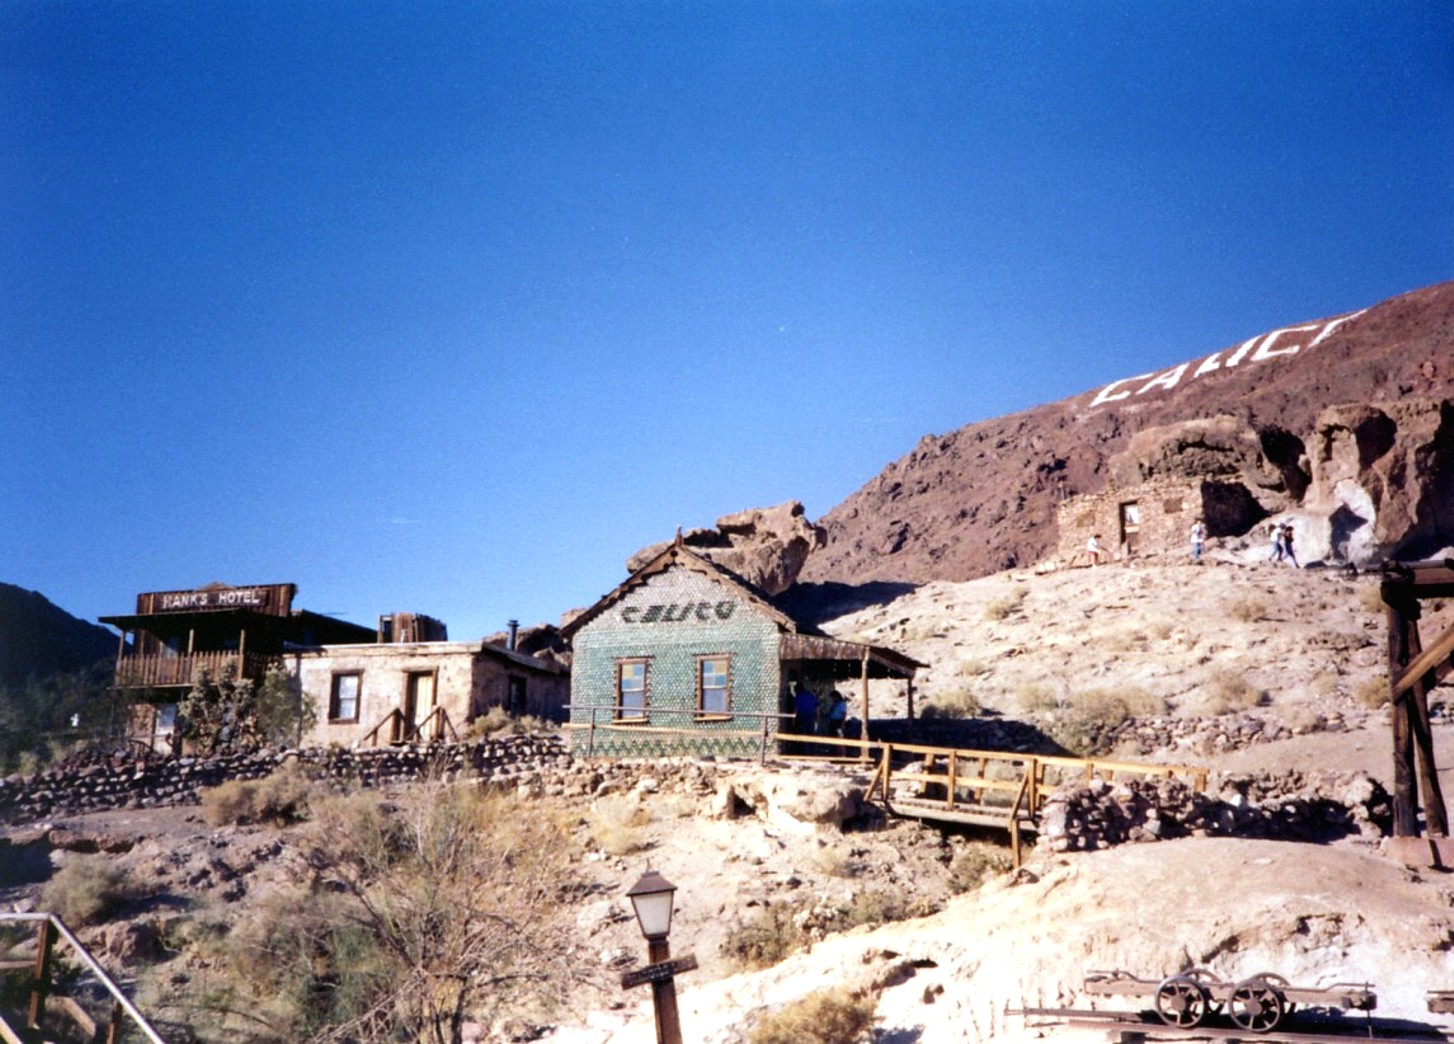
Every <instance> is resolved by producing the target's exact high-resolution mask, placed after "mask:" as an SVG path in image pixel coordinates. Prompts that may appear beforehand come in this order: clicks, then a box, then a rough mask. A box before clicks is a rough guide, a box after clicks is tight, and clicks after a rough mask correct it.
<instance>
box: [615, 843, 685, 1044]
mask: <svg viewBox="0 0 1454 1044" xmlns="http://www.w3.org/2000/svg"><path fill="white" fill-rule="evenodd" d="M676 890H677V886H676V885H674V884H672V883H671V882H670V881H668V880H667V879H666V878H665V877H662V876H661V874H659V873H657V872H656V871H655V870H650V869H648V870H647V871H646V873H644V874H642V875H641V879H640V880H638V881H637V882H636V883H635V884H634V885H632V886H631V888H630V890H629V891H627V893H626V897H627V898H628V899H630V900H631V907H632V909H633V910H635V911H636V922H637V923H638V924H639V925H640V926H641V934H642V935H644V936H646V959H647V961H648V962H649V963H650V964H652V965H657V964H665V963H666V962H668V961H670V960H671V944H670V942H668V940H667V936H669V935H670V934H671V915H672V907H673V906H674V905H675V896H676ZM651 1000H652V1006H653V1007H654V1009H655V1011H656V1044H682V1027H681V1019H680V1017H679V1016H678V1014H677V985H676V978H675V976H674V975H672V974H670V973H668V974H665V975H663V976H661V977H659V978H657V977H653V979H652V980H651Z"/></svg>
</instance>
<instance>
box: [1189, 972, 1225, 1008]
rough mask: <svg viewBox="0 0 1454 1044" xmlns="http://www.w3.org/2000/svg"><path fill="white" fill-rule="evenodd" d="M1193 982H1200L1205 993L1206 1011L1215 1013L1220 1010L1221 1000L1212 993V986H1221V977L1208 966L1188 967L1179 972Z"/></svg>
mask: <svg viewBox="0 0 1454 1044" xmlns="http://www.w3.org/2000/svg"><path fill="white" fill-rule="evenodd" d="M1181 974H1182V975H1184V976H1186V977H1187V978H1188V979H1191V980H1192V981H1193V982H1197V983H1200V984H1201V986H1202V989H1204V990H1205V991H1206V994H1207V1012H1208V1014H1211V1015H1215V1014H1217V1013H1218V1012H1219V1011H1221V1010H1222V1002H1221V1001H1219V1000H1217V998H1216V996H1215V995H1214V994H1213V993H1212V989H1213V987H1216V986H1221V985H1223V983H1222V977H1221V976H1220V975H1218V974H1217V973H1216V972H1214V971H1212V969H1210V968H1188V969H1187V970H1186V971H1184V972H1182V973H1181Z"/></svg>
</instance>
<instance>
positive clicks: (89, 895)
mask: <svg viewBox="0 0 1454 1044" xmlns="http://www.w3.org/2000/svg"><path fill="white" fill-rule="evenodd" d="M132 898H133V896H132V893H131V891H130V889H129V888H128V887H127V884H126V875H125V874H124V873H123V872H122V871H121V870H120V869H119V868H118V867H117V866H116V865H115V864H114V863H111V862H109V861H107V860H106V859H104V858H102V857H100V856H92V857H90V858H86V859H77V860H74V861H73V862H68V863H66V865H65V866H63V867H61V868H60V869H59V870H57V871H56V873H55V876H53V877H52V878H51V879H50V880H49V881H47V882H46V883H45V886H44V887H43V888H42V889H41V890H40V907H41V909H43V910H47V911H49V912H50V913H53V914H55V915H56V916H57V917H59V918H60V919H61V920H62V921H65V922H66V924H67V925H70V926H71V927H73V928H78V927H81V926H82V925H87V924H96V923H99V922H100V921H102V920H104V919H105V918H106V916H107V915H108V914H111V913H113V912H115V911H116V910H117V909H119V908H120V907H122V906H124V905H125V904H126V903H128V902H130V901H131V899H132Z"/></svg>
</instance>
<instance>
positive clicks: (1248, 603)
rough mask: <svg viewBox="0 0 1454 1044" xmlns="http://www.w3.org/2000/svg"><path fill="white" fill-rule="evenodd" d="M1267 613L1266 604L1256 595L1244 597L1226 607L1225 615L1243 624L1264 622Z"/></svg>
mask: <svg viewBox="0 0 1454 1044" xmlns="http://www.w3.org/2000/svg"><path fill="white" fill-rule="evenodd" d="M1267 613H1268V608H1267V603H1266V602H1265V601H1263V600H1262V599H1261V598H1258V597H1257V596H1256V595H1245V596H1244V597H1242V598H1238V599H1237V600H1236V601H1234V602H1232V603H1231V604H1230V605H1228V606H1227V615H1228V616H1230V617H1231V618H1232V619H1234V620H1240V621H1242V622H1243V623H1257V622H1258V621H1260V620H1266V619H1267Z"/></svg>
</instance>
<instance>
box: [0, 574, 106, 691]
mask: <svg viewBox="0 0 1454 1044" xmlns="http://www.w3.org/2000/svg"><path fill="white" fill-rule="evenodd" d="M115 655H116V636H115V635H114V634H112V633H111V632H110V631H108V630H106V628H104V627H98V626H97V625H96V624H90V623H87V622H86V621H84V620H78V619H77V618H76V617H74V616H72V615H71V614H70V613H68V612H66V611H65V610H64V609H61V608H59V607H57V606H55V605H52V604H51V602H50V601H49V600H48V599H46V598H45V596H44V595H41V594H38V593H37V592H35V591H27V590H25V589H24V588H22V587H16V586H15V585H13V584H4V583H0V685H19V684H22V683H24V682H25V680H26V679H27V678H37V679H41V678H48V677H50V676H52V675H55V674H59V673H61V672H63V671H75V670H80V669H83V668H86V667H90V666H91V665H93V664H95V663H97V662H99V661H101V660H109V659H110V658H111V657H113V656H115Z"/></svg>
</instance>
